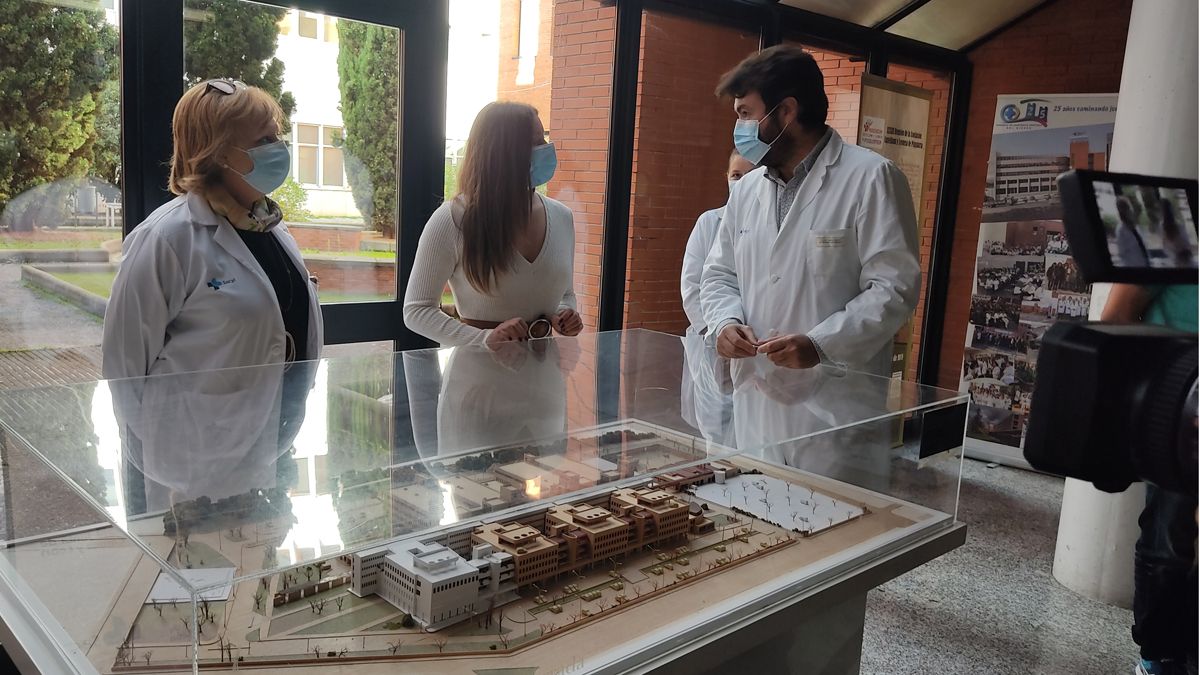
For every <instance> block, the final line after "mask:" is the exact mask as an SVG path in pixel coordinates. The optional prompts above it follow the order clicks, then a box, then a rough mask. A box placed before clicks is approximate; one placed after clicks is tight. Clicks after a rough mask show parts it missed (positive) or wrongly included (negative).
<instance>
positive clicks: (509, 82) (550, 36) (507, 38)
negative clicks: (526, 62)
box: [496, 0, 554, 129]
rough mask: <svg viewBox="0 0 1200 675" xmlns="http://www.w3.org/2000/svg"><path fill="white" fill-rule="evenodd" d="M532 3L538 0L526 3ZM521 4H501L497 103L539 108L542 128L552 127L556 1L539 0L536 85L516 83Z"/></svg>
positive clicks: (517, 0) (513, 1) (509, 1)
mask: <svg viewBox="0 0 1200 675" xmlns="http://www.w3.org/2000/svg"><path fill="white" fill-rule="evenodd" d="M525 1H527V2H532V1H535V0H525ZM521 2H522V0H501V2H500V39H499V42H500V77H499V80H497V83H496V100H497V101H519V102H521V103H528V104H529V105H531V106H533V107H535V108H537V110H538V114H539V116H540V117H541V118H542V126H543V127H545V128H547V129H549V128H550V110H551V107H550V77H551V70H552V68H553V44H554V0H540V4H539V7H538V10H539V13H540V18H539V20H538V36H537V39H538V54H537V58H536V59H535V60H534V67H533V82H531V83H527V84H517V57H518V55H519V54H520V46H521Z"/></svg>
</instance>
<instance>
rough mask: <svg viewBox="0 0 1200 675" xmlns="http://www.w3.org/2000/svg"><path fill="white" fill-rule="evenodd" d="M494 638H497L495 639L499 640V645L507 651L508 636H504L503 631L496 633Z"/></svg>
mask: <svg viewBox="0 0 1200 675" xmlns="http://www.w3.org/2000/svg"><path fill="white" fill-rule="evenodd" d="M496 637H497V639H499V640H500V644H501V645H502V646H503V647H504V648H505V649H508V636H507V635H505V634H504V632H503V631H499V632H497V633H496Z"/></svg>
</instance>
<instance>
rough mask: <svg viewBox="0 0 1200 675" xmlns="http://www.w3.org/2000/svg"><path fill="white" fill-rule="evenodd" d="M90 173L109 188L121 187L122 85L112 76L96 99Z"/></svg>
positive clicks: (114, 75) (105, 82)
mask: <svg viewBox="0 0 1200 675" xmlns="http://www.w3.org/2000/svg"><path fill="white" fill-rule="evenodd" d="M91 173H92V175H93V176H95V177H96V178H99V179H100V180H102V181H104V182H106V183H108V184H109V185H115V186H120V185H121V84H120V82H119V81H118V80H117V78H116V74H115V73H114V74H113V77H112V78H111V79H108V80H105V81H104V86H103V88H101V89H100V95H99V97H98V99H97V105H96V145H95V149H94V150H93V153H92V172H91Z"/></svg>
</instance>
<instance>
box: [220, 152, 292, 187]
mask: <svg viewBox="0 0 1200 675" xmlns="http://www.w3.org/2000/svg"><path fill="white" fill-rule="evenodd" d="M242 152H244V153H246V154H247V155H250V161H252V162H254V168H253V169H250V173H242V174H238V175H239V176H241V177H242V180H244V181H246V184H247V185H249V186H250V187H252V188H254V189H255V190H257V191H258V192H261V193H263V194H264V195H269V194H271V193H272V192H274V191H275V190H276V188H278V187H279V186H280V185H283V181H285V180H287V177H288V172H289V171H291V170H292V155H291V153H290V152H288V148H287V145H286V144H285V143H284V142H283V141H275V142H274V143H268V144H266V145H258V146H255V147H253V148H250V149H249V150H242ZM230 170H231V171H232V170H233V169H230ZM235 173H236V172H235Z"/></svg>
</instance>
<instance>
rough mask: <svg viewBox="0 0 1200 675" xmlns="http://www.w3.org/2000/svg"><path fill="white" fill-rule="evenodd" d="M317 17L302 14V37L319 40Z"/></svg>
mask: <svg viewBox="0 0 1200 675" xmlns="http://www.w3.org/2000/svg"><path fill="white" fill-rule="evenodd" d="M317 25H318V22H317V15H316V14H310V13H308V12H300V37H305V38H312V39H314V40H315V39H316V38H317Z"/></svg>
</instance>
